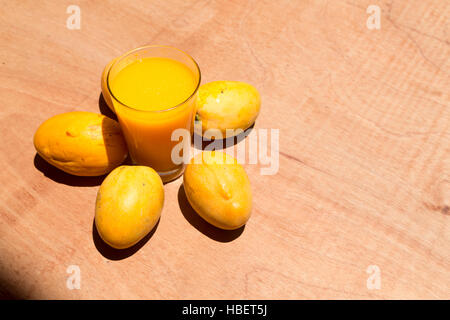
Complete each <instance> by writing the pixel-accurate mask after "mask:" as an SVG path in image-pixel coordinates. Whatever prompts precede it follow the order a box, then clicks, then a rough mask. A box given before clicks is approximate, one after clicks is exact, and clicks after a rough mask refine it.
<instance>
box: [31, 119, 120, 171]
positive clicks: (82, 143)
mask: <svg viewBox="0 0 450 320" xmlns="http://www.w3.org/2000/svg"><path fill="white" fill-rule="evenodd" d="M34 146H35V148H36V151H37V153H38V154H39V155H40V156H41V157H42V158H43V159H44V160H46V161H47V162H49V163H50V164H52V165H53V166H55V167H57V168H59V169H61V170H63V171H64V172H67V173H70V174H73V175H77V176H100V175H103V174H106V173H108V172H110V171H111V170H112V169H114V168H115V167H117V166H119V165H120V164H121V163H122V162H123V161H124V160H125V158H126V157H127V154H128V149H127V146H126V143H125V140H124V138H123V136H122V130H121V129H120V126H119V123H118V122H117V121H114V120H112V119H110V118H108V117H105V116H104V115H101V114H97V113H93V112H82V111H75V112H68V113H62V114H59V115H56V116H54V117H51V118H50V119H48V120H46V121H45V122H43V123H42V124H41V125H40V127H39V128H38V129H37V131H36V133H35V135H34Z"/></svg>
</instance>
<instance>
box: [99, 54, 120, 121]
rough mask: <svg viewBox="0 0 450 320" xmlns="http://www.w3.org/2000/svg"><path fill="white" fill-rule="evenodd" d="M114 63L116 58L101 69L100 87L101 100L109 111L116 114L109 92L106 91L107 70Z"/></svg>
mask: <svg viewBox="0 0 450 320" xmlns="http://www.w3.org/2000/svg"><path fill="white" fill-rule="evenodd" d="M115 61H116V58H114V59H112V60H111V61H110V62H109V63H108V64H107V65H106V66H105V68H104V69H103V72H102V79H101V87H102V95H103V99H105V102H106V104H107V105H108V107H109V108H110V109H111V111H112V112H114V113H115V112H116V111H115V110H114V105H113V103H112V98H111V95H110V94H109V90H108V83H107V78H108V72H109V69H110V68H111V66H112V65H113V63H114V62H115Z"/></svg>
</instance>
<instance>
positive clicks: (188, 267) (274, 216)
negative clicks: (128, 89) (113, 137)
mask: <svg viewBox="0 0 450 320" xmlns="http://www.w3.org/2000/svg"><path fill="white" fill-rule="evenodd" d="M0 4H1V7H2V10H1V12H0V40H1V43H2V50H0V70H1V72H0V97H1V102H2V106H1V108H0V128H1V133H2V134H1V135H0V161H1V163H2V164H3V166H4V167H3V170H2V171H1V173H0V179H1V182H2V188H1V189H0V222H1V223H0V295H3V296H4V297H5V296H6V297H12V298H37V299H47V298H54V299H66V298H69V299H72V298H75V299H77V298H87V299H91V298H100V299H103V298H120V299H127V298H138V299H141V298H146V299H172V298H174V299H180V298H186V299H191V298H198V299H209V298H217V299H229V298H237V299H241V298H243V299H247V298H275V299H281V298H287V299H292V298H295V299H311V298H317V299H326V298H339V299H340V298H356V299H366V298H368V299H380V298H381V299H385V298H389V299H401V298H431V299H433V298H441V299H448V298H450V272H449V270H450V255H449V254H450V209H449V208H450V22H449V21H450V2H449V1H447V0H411V1H406V0H403V1H400V0H394V1H371V0H369V1H366V0H361V1H357V0H342V1H337V0H336V1H326V0H317V1H312V0H311V1H306V0H305V1H282V0H280V1H262V0H257V1H256V0H255V1H178V0H177V1H87V0H86V1H40V2H39V3H37V2H35V1H30V0H20V1H19V0H16V1H6V0H1V1H0ZM70 4H77V5H79V6H80V8H81V29H80V30H69V29H67V28H66V19H67V17H68V16H69V15H68V14H67V13H66V8H67V6H69V5H70ZM370 4H377V5H379V6H380V7H381V29H380V30H369V29H368V28H367V27H366V20H367V17H368V14H367V13H366V8H367V7H368V6H369V5H370ZM144 44H168V45H173V46H176V47H178V48H181V49H184V50H186V51H187V52H189V53H190V54H191V55H192V56H194V57H195V59H196V60H197V62H198V63H199V65H200V68H201V70H202V76H203V83H206V82H209V81H212V80H241V81H247V82H249V83H252V84H253V85H255V86H256V87H257V88H258V89H259V91H260V92H261V96H262V101H263V106H262V111H261V114H260V116H259V118H258V120H257V122H256V124H255V127H254V130H253V131H254V132H255V133H256V131H257V129H260V128H269V129H270V128H278V129H279V130H280V145H279V153H280V166H279V171H278V173H277V174H276V175H272V176H264V175H261V174H260V169H261V168H262V167H264V165H261V164H258V165H250V164H247V165H245V168H246V170H247V172H248V174H249V177H250V180H251V183H252V188H253V193H254V209H253V215H252V218H251V219H250V221H249V223H248V224H247V225H246V227H245V229H243V230H240V231H238V232H234V233H227V232H221V231H218V230H216V229H213V228H212V227H210V226H209V225H207V224H206V223H205V222H203V221H202V220H201V219H199V218H198V217H197V216H196V214H195V213H194V212H193V211H192V209H191V208H190V207H189V206H188V205H187V203H186V199H185V195H184V193H183V189H182V188H180V186H181V183H182V181H181V180H180V179H179V180H177V181H174V182H172V183H169V184H166V185H165V193H166V201H165V208H164V210H163V213H162V218H161V220H160V222H159V225H158V226H157V228H156V230H154V232H153V233H152V235H151V236H149V237H147V238H146V239H145V240H144V242H143V243H141V244H140V245H139V246H138V247H136V248H133V249H132V250H129V251H125V252H121V253H118V252H115V251H112V250H111V249H108V248H107V247H106V246H105V245H104V244H102V243H101V241H99V239H98V236H96V234H95V231H93V217H94V201H95V200H94V199H95V196H96V192H97V189H98V185H99V184H100V183H101V181H102V178H87V179H83V178H76V177H71V176H68V175H65V174H63V173H61V172H59V171H58V170H56V169H53V168H52V167H50V166H49V165H47V164H46V163H45V162H44V161H43V160H42V159H40V158H38V157H36V153H35V151H34V148H33V144H32V137H33V134H34V132H35V130H36V129H37V127H38V126H39V124H40V123H41V122H42V121H44V120H45V119H47V118H49V117H50V116H52V115H55V114H58V113H62V112H67V111H72V110H88V111H94V112H99V95H100V75H101V71H102V69H103V66H104V65H105V64H106V63H107V62H108V61H109V60H110V59H111V58H113V57H115V56H117V55H119V54H121V53H123V52H125V51H127V50H129V49H132V48H134V47H138V46H141V45H144ZM245 141H246V140H243V141H241V142H240V143H245ZM69 265H78V266H79V267H80V270H81V289H80V290H69V289H67V287H66V280H67V278H68V276H69V274H67V273H66V270H67V268H68V266H69ZM370 265H377V266H378V267H379V268H380V271H381V289H379V290H369V289H368V288H367V286H366V281H367V278H368V277H369V274H367V273H366V270H367V268H368V266H370Z"/></svg>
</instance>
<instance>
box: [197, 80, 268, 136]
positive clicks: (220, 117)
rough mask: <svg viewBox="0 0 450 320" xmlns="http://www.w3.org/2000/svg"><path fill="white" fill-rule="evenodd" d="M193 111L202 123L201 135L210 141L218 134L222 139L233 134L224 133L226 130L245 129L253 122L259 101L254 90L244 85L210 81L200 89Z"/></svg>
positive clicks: (259, 104) (248, 85)
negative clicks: (195, 109)
mask: <svg viewBox="0 0 450 320" xmlns="http://www.w3.org/2000/svg"><path fill="white" fill-rule="evenodd" d="M196 108H197V115H196V118H197V120H199V121H201V122H202V132H201V134H202V135H203V136H205V137H207V138H208V139H211V137H212V136H214V135H215V134H217V133H220V134H221V135H222V137H224V138H226V137H229V136H232V135H233V134H227V132H226V129H233V130H236V129H242V130H245V129H247V128H249V127H250V126H251V125H252V124H253V123H254V122H255V120H256V118H257V117H258V114H259V111H260V109H261V98H260V95H259V92H258V90H256V88H255V87H253V86H252V85H250V84H248V83H245V82H240V81H214V82H209V83H206V84H204V85H202V86H200V88H199V90H198V95H197V100H196ZM197 133H198V134H200V133H199V132H197ZM214 138H217V137H214Z"/></svg>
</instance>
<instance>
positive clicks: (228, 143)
mask: <svg viewBox="0 0 450 320" xmlns="http://www.w3.org/2000/svg"><path fill="white" fill-rule="evenodd" d="M254 126H255V122H253V124H252V125H251V126H250V127H248V128H247V129H246V130H244V131H243V132H241V133H240V134H238V135H236V136H233V137H228V138H224V139H215V140H214V139H213V140H209V139H207V138H204V137H201V136H199V135H198V134H197V133H195V132H194V134H193V135H192V144H193V145H194V148H195V149H198V150H205V148H206V147H207V146H209V145H210V144H211V143H213V142H216V143H218V144H219V145H220V146H219V147H218V148H216V150H223V149H225V148H227V147H232V146H234V145H236V144H238V143H239V142H241V141H242V140H244V139H245V138H246V137H247V136H248V135H249V134H250V133H251V132H252V130H253V127H254ZM197 141H201V146H200V144H199V143H196V142H197Z"/></svg>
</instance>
